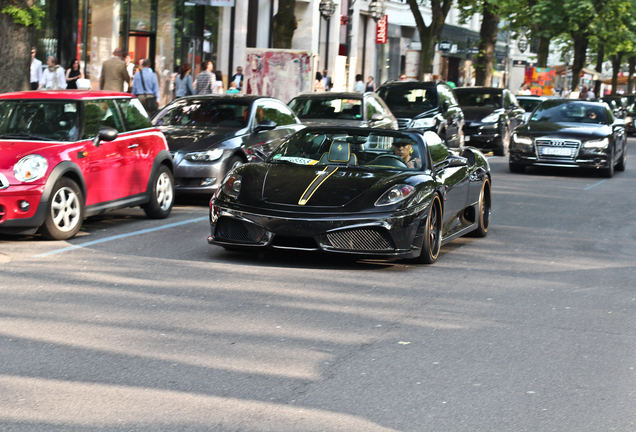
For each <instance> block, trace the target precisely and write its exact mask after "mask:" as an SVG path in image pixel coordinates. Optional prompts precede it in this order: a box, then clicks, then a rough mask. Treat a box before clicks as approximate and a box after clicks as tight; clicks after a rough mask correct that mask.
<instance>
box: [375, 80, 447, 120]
mask: <svg viewBox="0 0 636 432" xmlns="http://www.w3.org/2000/svg"><path fill="white" fill-rule="evenodd" d="M378 95H379V96H380V97H381V98H382V99H384V102H385V103H386V104H387V105H388V106H389V108H390V109H391V112H393V114H395V115H396V116H400V117H415V116H416V115H418V114H421V113H423V112H425V111H429V110H432V109H433V108H436V107H437V105H438V104H437V90H436V89H435V87H424V88H415V87H402V86H395V87H393V86H387V87H382V88H380V89H379V90H378Z"/></svg>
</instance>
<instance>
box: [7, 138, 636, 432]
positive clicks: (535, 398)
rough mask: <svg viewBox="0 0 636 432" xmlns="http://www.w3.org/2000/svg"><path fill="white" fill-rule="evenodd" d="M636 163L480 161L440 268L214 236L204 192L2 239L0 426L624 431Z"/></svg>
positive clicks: (633, 302) (634, 293) (631, 363)
mask: <svg viewBox="0 0 636 432" xmlns="http://www.w3.org/2000/svg"><path fill="white" fill-rule="evenodd" d="M629 153H630V154H631V155H636V140H634V139H630V142H629ZM632 160H633V156H632V158H630V163H628V165H627V170H626V171H625V172H623V173H617V174H616V175H615V177H614V178H613V179H608V180H605V179H602V178H600V177H597V176H595V175H588V174H586V173H581V172H578V171H571V170H555V169H532V170H529V171H528V172H527V173H526V174H522V175H519V174H511V173H509V172H508V168H507V159H504V158H491V159H490V162H491V166H492V171H493V225H492V228H491V231H490V233H489V235H488V237H486V238H485V239H468V238H462V239H458V240H456V241H454V242H453V243H451V244H448V245H446V246H444V247H443V248H442V254H441V257H440V258H439V260H438V262H437V263H436V264H435V265H433V266H423V265H412V264H410V263H407V262H400V261H398V262H376V261H354V260H343V259H341V258H331V257H327V256H323V255H318V254H281V253H275V254H261V255H245V254H239V253H231V252H226V251H225V250H223V249H221V248H215V247H212V246H209V245H208V244H207V242H206V237H207V235H208V231H209V230H208V225H207V207H206V203H205V201H201V200H199V201H192V200H180V201H179V203H178V204H179V205H178V206H177V207H175V210H174V212H173V215H172V216H171V217H170V218H169V219H167V220H164V221H151V220H147V219H145V218H144V215H143V212H142V211H141V210H139V209H130V210H125V211H119V212H115V213H110V214H108V215H106V216H104V217H101V218H91V219H89V220H87V221H86V222H85V226H84V230H83V231H82V233H81V234H80V235H79V236H78V237H76V238H74V239H72V240H71V241H68V242H47V241H43V240H41V239H39V238H37V237H22V238H15V237H6V236H4V237H0V430H1V431H47V432H48V431H72V432H76V431H223V432H225V431H228V432H229V431H241V432H252V431H277V432H292V431H294V432H295V431H315V432H319V431H320V432H331V431H347V432H351V431H364V432H375V431H414V432H423V431H426V432H428V431H440V432H443V431H444V432H445V431H453V432H459V431H470V432H475V431H515V432H518V431H559V432H563V431H577V432H580V431H595V432H596V431H634V430H635V429H636V393H635V392H636V379H635V373H636V370H635V369H634V368H635V367H636V355H635V354H636V348H635V347H636V329H635V324H636V322H635V316H636V315H635V312H636V222H635V219H636V218H635V217H634V216H635V215H636V212H635V207H636V193H635V191H636V187H635V186H636V164H634V163H631V161H632Z"/></svg>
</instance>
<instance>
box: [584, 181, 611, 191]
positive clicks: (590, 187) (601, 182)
mask: <svg viewBox="0 0 636 432" xmlns="http://www.w3.org/2000/svg"><path fill="white" fill-rule="evenodd" d="M606 181H607V179H605V180H601V181H600V182H598V183H594V184H593V185H592V186H588V187H586V188H585V189H583V190H589V189H592V188H593V187H596V186H598V185H600V184H603V183H605V182H606Z"/></svg>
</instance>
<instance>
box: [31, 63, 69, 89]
mask: <svg viewBox="0 0 636 432" xmlns="http://www.w3.org/2000/svg"><path fill="white" fill-rule="evenodd" d="M46 64H47V65H48V67H47V68H46V69H44V72H43V73H42V78H40V86H39V87H38V89H43V90H64V89H65V88H66V77H65V76H64V68H63V67H62V66H60V65H59V64H57V57H55V56H48V57H47V59H46Z"/></svg>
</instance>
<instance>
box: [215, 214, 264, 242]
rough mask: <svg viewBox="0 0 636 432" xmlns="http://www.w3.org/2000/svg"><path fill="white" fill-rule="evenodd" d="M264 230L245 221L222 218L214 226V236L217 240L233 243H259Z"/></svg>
mask: <svg viewBox="0 0 636 432" xmlns="http://www.w3.org/2000/svg"><path fill="white" fill-rule="evenodd" d="M264 235H265V230H264V229H263V228H261V227H259V226H258V225H254V224H253V223H249V222H246V221H242V220H238V219H233V218H227V217H222V218H220V219H219V221H218V222H217V224H216V235H215V237H216V238H217V239H218V240H225V241H229V242H234V243H247V244H256V243H259V242H260V241H261V240H262V239H263V236H264Z"/></svg>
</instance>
